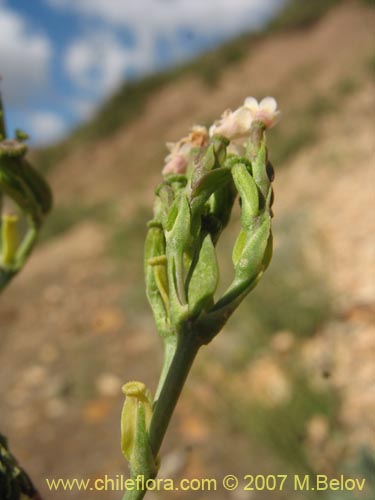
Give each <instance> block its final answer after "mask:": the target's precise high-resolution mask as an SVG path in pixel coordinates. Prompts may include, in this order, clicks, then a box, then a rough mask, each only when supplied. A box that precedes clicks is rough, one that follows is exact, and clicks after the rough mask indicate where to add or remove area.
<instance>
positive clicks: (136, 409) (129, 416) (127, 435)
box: [121, 381, 152, 463]
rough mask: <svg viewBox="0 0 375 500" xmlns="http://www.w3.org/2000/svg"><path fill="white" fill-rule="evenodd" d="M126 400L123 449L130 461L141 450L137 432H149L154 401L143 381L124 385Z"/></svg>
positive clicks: (122, 428)
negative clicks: (140, 430)
mask: <svg viewBox="0 0 375 500" xmlns="http://www.w3.org/2000/svg"><path fill="white" fill-rule="evenodd" d="M122 392H123V393H124V394H125V396H126V397H125V402H124V406H123V409H122V415H121V449H122V453H123V455H124V457H125V458H126V459H127V460H128V462H130V463H131V462H132V461H133V460H134V459H135V458H136V454H137V452H139V449H138V445H139V443H137V433H138V432H139V429H140V428H141V429H142V431H144V432H147V431H148V428H149V426H150V421H151V417H152V401H151V396H150V393H149V391H148V390H147V389H146V386H145V384H144V383H143V382H136V381H134V382H128V383H126V384H125V385H124V386H123V387H122Z"/></svg>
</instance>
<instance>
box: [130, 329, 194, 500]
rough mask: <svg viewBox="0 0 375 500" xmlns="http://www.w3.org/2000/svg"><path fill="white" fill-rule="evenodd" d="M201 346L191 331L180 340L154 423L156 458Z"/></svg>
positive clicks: (136, 496)
mask: <svg viewBox="0 0 375 500" xmlns="http://www.w3.org/2000/svg"><path fill="white" fill-rule="evenodd" d="M200 346H201V344H200V343H198V342H197V339H196V336H195V335H194V334H193V332H191V331H186V332H183V333H181V334H180V335H179V337H178V343H177V349H176V352H175V355H174V357H173V360H172V363H171V365H170V368H169V370H168V374H167V376H166V378H165V382H164V384H163V387H162V389H161V391H160V396H159V398H158V400H157V401H156V405H155V410H154V413H153V416H152V419H151V424H150V431H149V435H150V446H151V449H152V452H153V456H154V457H157V456H158V453H159V450H160V447H161V444H162V442H163V439H164V436H165V433H166V431H167V428H168V425H169V422H170V420H171V417H172V414H173V411H174V409H175V407H176V404H177V401H178V398H179V397H180V394H181V391H182V389H183V387H184V384H185V381H186V379H187V376H188V374H189V372H190V369H191V367H192V364H193V362H194V359H195V357H196V355H197V352H198V350H199V348H200ZM133 479H136V478H134V477H133ZM147 479H151V478H150V477H145V481H147ZM146 492H147V490H146V489H144V490H137V491H127V492H126V493H125V495H124V497H123V500H142V498H144V496H145V494H146Z"/></svg>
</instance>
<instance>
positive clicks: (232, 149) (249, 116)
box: [163, 97, 280, 175]
mask: <svg viewBox="0 0 375 500" xmlns="http://www.w3.org/2000/svg"><path fill="white" fill-rule="evenodd" d="M279 117H280V111H279V110H278V109H277V102H276V100H275V99H274V98H273V97H265V98H264V99H262V100H261V101H260V102H258V101H257V100H256V99H255V98H254V97H247V98H246V99H245V101H244V104H243V105H242V106H240V107H239V108H238V109H236V110H235V111H232V110H230V109H227V110H226V111H224V113H223V115H222V117H221V118H220V120H217V121H216V122H215V123H214V124H213V125H212V126H211V127H210V129H209V131H207V129H206V127H202V126H199V125H196V126H194V127H193V128H192V130H191V132H190V134H189V135H188V136H187V137H184V138H183V139H181V140H180V141H178V142H176V143H167V148H168V149H169V155H168V156H167V157H166V159H165V166H164V168H163V175H169V174H184V173H185V172H186V169H187V167H188V164H189V160H190V156H191V152H192V150H193V149H194V148H197V147H198V148H199V147H203V146H206V145H207V144H208V140H209V137H213V136H214V135H222V136H224V137H226V138H227V139H229V140H230V141H231V142H230V145H229V148H228V152H229V153H232V154H235V155H238V156H243V155H244V154H245V141H246V140H247V139H248V137H249V134H250V130H251V127H252V126H253V124H258V125H259V124H260V125H261V126H262V127H263V128H264V129H268V128H271V127H273V126H274V125H275V124H276V123H277V121H278V119H279Z"/></svg>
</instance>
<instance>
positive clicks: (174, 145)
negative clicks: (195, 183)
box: [163, 125, 208, 175]
mask: <svg viewBox="0 0 375 500" xmlns="http://www.w3.org/2000/svg"><path fill="white" fill-rule="evenodd" d="M207 144H208V131H207V128H206V127H202V126H201V125H194V127H192V129H191V131H190V133H189V135H188V136H187V137H183V138H182V139H181V140H180V141H178V142H168V143H167V148H168V150H169V155H168V156H167V157H166V158H165V165H164V168H163V174H164V175H168V174H184V173H185V172H186V169H187V166H188V164H189V157H190V153H191V151H192V149H193V148H195V147H203V146H207Z"/></svg>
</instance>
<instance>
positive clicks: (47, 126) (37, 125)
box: [27, 111, 67, 146]
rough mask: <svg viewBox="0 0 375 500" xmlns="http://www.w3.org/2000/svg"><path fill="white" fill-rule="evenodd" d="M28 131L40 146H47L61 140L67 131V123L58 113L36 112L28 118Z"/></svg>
mask: <svg viewBox="0 0 375 500" xmlns="http://www.w3.org/2000/svg"><path fill="white" fill-rule="evenodd" d="M27 125H28V129H29V130H30V131H31V134H32V139H33V141H34V142H36V143H38V145H43V146H45V145H47V144H50V143H52V142H55V141H57V140H58V139H61V138H62V137H63V135H64V134H65V133H66V131H67V125H66V123H65V121H64V120H63V119H62V118H61V117H60V116H59V115H58V114H56V113H53V112H50V111H36V112H33V113H30V114H29V115H28V116H27Z"/></svg>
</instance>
